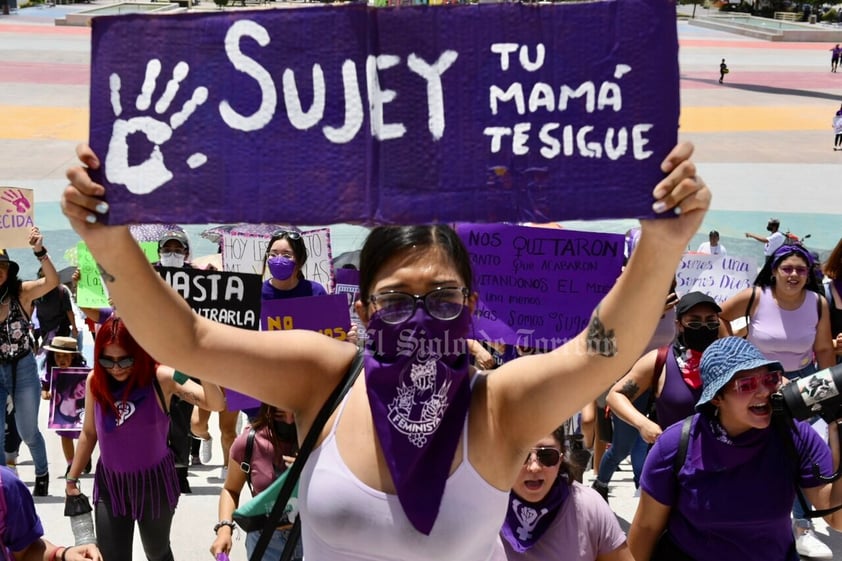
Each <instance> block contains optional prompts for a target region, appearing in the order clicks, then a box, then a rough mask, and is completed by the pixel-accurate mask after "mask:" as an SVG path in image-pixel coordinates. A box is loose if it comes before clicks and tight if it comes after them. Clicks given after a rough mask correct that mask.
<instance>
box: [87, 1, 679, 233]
mask: <svg viewBox="0 0 842 561" xmlns="http://www.w3.org/2000/svg"><path fill="white" fill-rule="evenodd" d="M315 38H322V39H315ZM677 49H678V42H677V36H676V26H675V4H674V2H670V1H663V0H606V1H601V2H585V3H578V2H576V3H573V2H571V3H561V4H550V5H538V6H529V5H522V4H516V3H503V4H481V5H453V6H436V7H427V6H414V7H401V8H399V9H391V8H380V9H378V8H371V7H366V6H364V5H359V4H356V5H350V6H325V7H307V8H300V9H288V10H260V11H243V12H238V13H234V12H226V13H214V14H201V13H189V14H176V15H173V16H167V17H160V16H151V15H126V16H116V17H107V18H97V19H94V21H93V45H92V63H91V94H90V97H91V121H90V142H91V145H92V147H93V149H94V150H95V152H96V153H97V154H98V155H99V156H100V158H101V162H102V170H101V171H100V172H98V173H97V174H96V175H95V178H96V179H97V180H98V181H100V182H102V183H104V184H105V185H107V186H108V201H109V203H111V212H110V215H109V216H108V218H107V220H109V221H110V222H111V223H126V222H135V221H138V222H143V221H155V222H162V221H163V222H167V221H170V222H177V223H182V224H184V223H206V222H252V223H259V222H274V221H276V220H278V219H279V213H280V214H282V215H283V220H285V221H289V222H291V223H296V224H333V223H339V222H348V223H400V224H409V223H427V222H445V221H465V222H501V221H509V222H517V221H534V222H546V221H550V220H561V219H572V218H580V219H596V218H615V217H639V216H651V215H652V212H651V208H650V206H651V204H652V202H653V200H652V195H651V191H652V188H653V187H654V185H655V184H656V183H657V181H658V180H659V179H661V178H662V176H663V175H662V173H661V171H660V169H659V165H660V162H661V160H662V159H663V157H664V156H665V155H666V154H667V153H668V152H669V150H670V149H671V148H672V147H673V145H674V144H675V142H676V137H677V128H678V116H679V95H678V58H677ZM596 201H598V203H596Z"/></svg>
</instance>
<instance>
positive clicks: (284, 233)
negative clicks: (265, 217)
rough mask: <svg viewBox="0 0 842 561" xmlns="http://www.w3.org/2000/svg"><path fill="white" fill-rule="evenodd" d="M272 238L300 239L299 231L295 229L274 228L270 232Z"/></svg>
mask: <svg viewBox="0 0 842 561" xmlns="http://www.w3.org/2000/svg"><path fill="white" fill-rule="evenodd" d="M272 237H273V238H278V239H280V238H287V239H290V240H300V239H301V232H299V231H297V230H275V231H274V232H272Z"/></svg>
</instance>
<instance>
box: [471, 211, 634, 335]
mask: <svg viewBox="0 0 842 561" xmlns="http://www.w3.org/2000/svg"><path fill="white" fill-rule="evenodd" d="M457 231H458V233H459V237H460V238H461V239H462V241H463V242H464V243H465V245H466V246H467V248H468V251H469V253H470V254H471V263H472V266H473V270H474V290H475V291H476V292H478V293H479V302H478V305H477V308H476V310H475V312H474V338H476V339H479V340H484V341H498V342H503V343H507V344H510V345H521V346H524V347H530V348H533V349H539V350H551V349H554V348H555V347H558V346H559V345H561V344H563V343H564V342H565V341H566V340H567V339H569V338H571V337H573V336H575V335H577V334H578V333H579V332H580V331H582V330H583V329H584V328H585V327H586V326H587V324H588V321H589V319H590V316H591V312H593V309H594V308H595V307H596V305H597V304H598V303H599V301H600V300H601V299H602V297H603V296H605V294H607V293H608V291H609V290H610V289H611V287H612V286H613V285H614V281H616V280H617V277H618V276H619V275H620V270H621V268H622V266H623V249H624V243H625V239H624V237H623V236H622V235H619V234H603V233H595V232H576V231H573V230H557V229H547V228H532V227H526V226H510V225H504V224H500V225H491V224H488V225H482V224H460V225H458V226H457Z"/></svg>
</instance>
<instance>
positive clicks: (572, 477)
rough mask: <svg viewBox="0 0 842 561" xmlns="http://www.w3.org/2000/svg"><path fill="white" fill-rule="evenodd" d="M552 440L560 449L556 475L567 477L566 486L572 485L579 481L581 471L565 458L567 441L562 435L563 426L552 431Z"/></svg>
mask: <svg viewBox="0 0 842 561" xmlns="http://www.w3.org/2000/svg"><path fill="white" fill-rule="evenodd" d="M553 440H555V441H556V444H558V445H559V447H560V448H561V463H560V464H559V466H558V474H559V475H564V476H567V483H568V485H573V482H574V481H579V480H580V479H581V477H582V469H581V468H579V467H578V466H576V465H575V464H573V462H571V461H570V460H569V459H568V458H567V446H565V442H567V439H566V438H565V434H564V425H562V426H560V427H558V428H557V429H555V430H554V431H553Z"/></svg>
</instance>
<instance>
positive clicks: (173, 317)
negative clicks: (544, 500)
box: [62, 144, 710, 561]
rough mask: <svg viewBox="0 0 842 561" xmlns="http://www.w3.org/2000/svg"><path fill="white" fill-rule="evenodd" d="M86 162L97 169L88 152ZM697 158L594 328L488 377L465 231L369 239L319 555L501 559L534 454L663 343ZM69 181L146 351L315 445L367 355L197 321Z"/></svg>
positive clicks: (101, 205)
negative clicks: (319, 423) (262, 407)
mask: <svg viewBox="0 0 842 561" xmlns="http://www.w3.org/2000/svg"><path fill="white" fill-rule="evenodd" d="M78 154H79V157H80V159H81V160H82V162H83V163H84V164H85V165H86V166H88V167H91V168H97V167H99V160H98V159H97V157H96V156H95V155H94V154H93V153H92V152H91V150H90V149H89V148H87V147H80V149H79V153H78ZM691 154H692V146H690V145H689V144H682V145H679V146H678V147H676V148H675V149H674V150H673V151H672V152H671V153H670V154H669V155H668V156H667V157H666V159H665V160H664V161H663V163H662V165H661V168H662V171H663V172H664V175H665V177H664V179H663V180H661V181H660V182H659V183H658V184H657V185H656V186H655V187H654V189H653V199H654V201H655V202H654V204H653V210H654V211H655V212H657V213H660V214H664V213H668V214H670V215H677V217H675V216H674V218H673V219H670V220H666V219H665V220H645V221H643V222H642V235H641V239H640V243H639V244H638V246H637V249H636V251H635V253H634V255H633V256H632V259H631V261H630V263H629V266H628V267H627V268H626V270H625V272H624V273H623V274H622V276H621V277H620V278H619V279H618V281H617V283H616V284H615V285H614V287H613V288H612V289H611V291H610V292H609V293H608V294H607V295H606V296H605V298H604V299H603V300H602V302H601V303H600V304H599V306H598V307H597V308H596V310H595V311H594V312H593V314H592V317H591V320H590V322H589V326H588V328H587V329H586V330H584V331H583V332H582V333H580V334H579V335H578V336H576V337H575V338H574V339H572V340H570V341H569V342H568V343H566V344H565V345H563V346H561V347H559V348H557V349H555V350H554V351H552V352H549V353H544V354H539V355H531V356H524V357H521V358H518V359H515V360H512V361H511V362H508V363H506V364H504V365H502V366H500V367H499V368H497V369H496V370H494V371H493V373H490V374H488V375H484V374H477V373H476V372H475V371H474V370H472V369H470V368H469V366H468V358H467V351H466V344H465V339H467V338H468V337H469V336H470V335H471V314H472V312H473V309H474V307H475V304H476V299H477V295H476V294H475V293H474V292H473V291H472V290H471V284H472V280H473V279H472V271H471V264H470V258H469V255H468V253H467V250H466V249H465V246H464V245H463V244H462V242H461V240H459V238H458V237H457V235H456V233H455V232H454V230H453V229H451V228H450V227H447V226H443V225H434V226H405V227H378V228H375V229H374V230H372V232H371V233H370V234H369V236H368V239H367V240H366V243H365V246H364V247H363V249H362V253H361V257H360V299H359V300H358V301H357V303H356V309H357V311H358V314H359V316H360V318H361V319H362V321H363V322H364V323H365V324H366V326H367V329H368V337H367V342H366V351H365V372H364V375H361V376H360V377H359V378H357V380H356V382H355V384H354V385H353V387H352V388H351V390H350V392H349V393H348V394H347V396H346V398H345V400H344V402H343V403H342V404H340V406H339V407H338V408H337V409H336V411H335V412H334V413H333V414H332V415H331V418H330V419H329V420H328V421H327V423H326V425H325V426H324V427H323V428H322V429H321V436H320V439H319V443H318V444H317V448H316V449H315V450H314V451H313V454H312V456H311V457H310V459H309V460H308V462H307V463H306V464H305V466H304V471H303V473H302V476H301V480H300V482H299V488H300V493H299V503H298V504H299V509H300V516H301V519H302V521H303V524H302V529H303V531H302V533H303V545H304V551H306V552H307V553H306V554H307V556H308V557H312V558H313V559H332V560H340V559H363V558H373V557H377V558H378V559H384V560H385V559H400V560H409V561H412V560H415V559H419V560H420V559H425V560H426V559H454V560H465V561H479V560H483V559H491V558H493V557H495V556H498V558H499V555H500V553H501V545H500V542H499V540H498V537H497V535H498V531H499V529H500V527H501V526H502V523H503V519H504V517H505V512H506V506H507V503H508V496H509V490H510V489H511V487H512V485H513V483H514V482H515V479H516V477H517V475H518V473H519V472H520V469H521V466H522V465H523V462H524V458H525V457H526V455H527V454H528V452H529V450H530V449H531V448H532V446H533V445H534V443H535V442H536V441H537V440H539V439H541V438H543V437H544V436H545V435H547V434H549V433H550V432H551V431H552V430H554V429H555V428H556V427H558V426H559V425H560V424H561V423H562V422H563V421H564V420H565V419H566V418H567V417H569V416H570V415H572V414H573V413H575V412H576V411H578V410H579V409H580V408H581V407H582V405H584V404H585V403H586V402H588V401H591V400H593V399H594V398H595V397H596V395H597V394H598V393H599V392H600V391H602V390H603V389H605V388H607V387H608V386H609V385H610V384H611V383H612V382H614V381H615V380H616V379H617V378H619V377H620V376H621V375H622V374H623V373H624V372H625V371H627V370H628V369H629V367H631V365H632V363H633V362H634V361H635V360H636V359H637V358H638V357H639V355H640V353H641V352H642V350H643V348H644V346H645V345H646V343H647V342H648V340H649V338H650V335H651V333H652V331H653V330H654V329H655V324H656V323H657V321H658V317H659V316H660V315H661V312H662V311H663V295H664V294H665V293H666V292H667V289H668V288H669V285H670V282H671V281H672V277H673V275H674V273H675V269H676V267H677V266H678V262H679V259H680V258H681V255H682V254H683V252H684V248H686V247H687V242H688V241H689V240H690V238H691V237H692V236H693V235H694V234H695V233H696V231H697V230H698V228H699V226H700V224H701V222H702V219H703V217H704V214H705V211H706V210H707V208H708V206H709V204H710V191H709V190H708V189H707V187H706V186H705V184H704V182H702V181H701V179H699V178H698V177H696V169H695V166H694V164H693V163H692V162H691V161H690V160H689V158H690V156H691ZM68 178H69V179H70V180H71V183H72V184H71V185H70V186H68V188H67V189H66V190H65V192H64V195H63V198H62V207H63V209H64V212H65V214H66V215H67V217H68V218H69V220H70V222H71V224H72V225H73V227H74V229H75V230H76V231H77V232H78V233H79V234H80V236H81V237H82V238H83V239H84V241H85V242H86V243H87V244H88V247H89V248H90V249H91V251H92V253H93V254H94V256H95V257H96V259H97V262H98V263H99V264H100V265H101V266H102V268H103V277H104V278H105V280H106V282H107V283H108V290H109V294H110V295H111V296H112V298H113V299H114V301H115V303H116V304H117V306H118V308H119V309H120V312H121V315H122V316H123V318H124V319H125V321H126V323H127V325H128V326H129V327H130V329H131V331H132V334H133V335H135V337H137V339H138V341H139V342H141V344H142V345H143V346H144V348H146V349H148V350H149V351H150V352H152V353H153V354H154V355H155V356H156V357H158V358H160V359H161V360H164V361H166V362H167V363H170V364H173V365H175V366H176V367H177V368H179V369H180V370H183V371H186V372H195V373H198V374H199V375H200V376H202V377H203V378H204V379H206V380H208V381H211V382H213V383H218V384H221V385H223V386H227V387H232V388H233V389H236V390H237V391H240V392H243V393H245V394H247V395H252V396H259V397H260V398H261V399H262V400H263V401H265V402H268V403H270V404H272V405H275V406H276V407H280V408H283V409H287V410H291V411H293V412H294V413H295V419H296V425H297V429H298V434H306V433H307V432H308V431H309V429H310V428H311V425H312V424H313V421H314V419H315V417H316V414H317V412H318V411H319V410H320V409H321V407H322V405H323V404H324V402H325V401H326V399H327V397H328V395H329V394H330V393H331V392H332V391H333V389H334V388H335V387H336V386H337V385H338V384H339V383H340V380H342V378H343V375H344V374H345V373H346V372H347V371H348V368H349V365H350V364H351V363H352V361H353V359H354V356H355V354H356V352H357V351H356V348H355V347H354V346H353V345H349V344H346V343H344V342H340V341H337V340H335V339H331V338H328V337H323V336H321V335H319V334H318V333H315V332H312V331H305V330H288V331H287V330H283V331H261V332H248V331H241V330H237V329H235V328H233V327H230V326H225V325H222V324H219V323H214V322H211V321H209V320H207V319H205V318H202V317H200V316H197V315H196V314H193V313H192V312H191V311H190V308H189V307H188V306H187V304H186V303H185V302H184V301H183V299H182V298H180V297H179V296H178V294H177V293H176V292H174V291H173V290H171V289H169V288H168V287H166V285H164V284H163V282H162V281H161V280H160V279H158V278H156V276H155V275H154V273H153V271H152V270H151V269H150V267H149V265H148V264H147V263H146V262H145V259H144V257H143V255H142V254H141V252H140V251H139V249H138V248H137V244H135V243H134V241H133V240H132V238H131V236H130V235H129V232H128V229H127V228H125V227H122V226H106V225H105V224H101V223H100V221H99V218H98V216H99V215H100V214H102V213H104V212H107V210H108V205H107V203H105V201H103V200H102V197H103V195H104V194H105V189H104V188H103V187H102V186H101V185H98V184H96V183H94V182H93V181H92V180H91V179H90V178H89V176H88V174H87V171H86V170H85V169H84V168H82V167H76V168H73V169H70V170H68ZM128 279H131V281H130V282H129V281H128ZM478 512H481V513H483V515H482V516H477V513H478Z"/></svg>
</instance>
